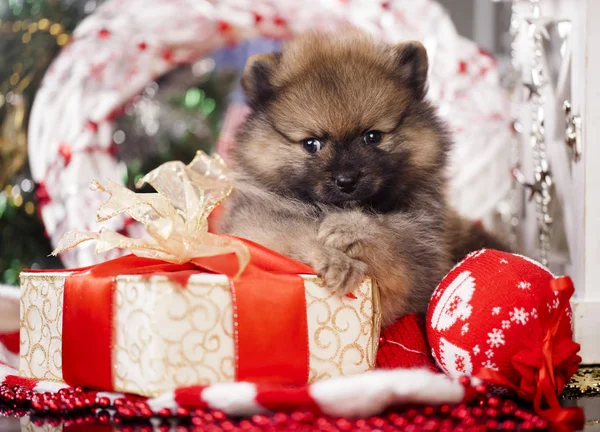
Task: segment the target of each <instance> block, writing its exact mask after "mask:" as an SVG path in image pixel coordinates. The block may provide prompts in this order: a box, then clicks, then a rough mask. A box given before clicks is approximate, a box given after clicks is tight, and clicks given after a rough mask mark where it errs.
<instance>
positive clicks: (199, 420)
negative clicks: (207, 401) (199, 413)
mask: <svg viewBox="0 0 600 432" xmlns="http://www.w3.org/2000/svg"><path fill="white" fill-rule="evenodd" d="M191 422H192V424H193V425H194V426H204V425H205V424H206V422H205V421H204V419H203V418H202V417H192V420H191Z"/></svg>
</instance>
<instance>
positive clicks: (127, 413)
mask: <svg viewBox="0 0 600 432" xmlns="http://www.w3.org/2000/svg"><path fill="white" fill-rule="evenodd" d="M117 412H118V413H119V414H121V415H122V416H123V417H127V418H131V417H133V410H132V409H131V408H127V407H119V408H117Z"/></svg>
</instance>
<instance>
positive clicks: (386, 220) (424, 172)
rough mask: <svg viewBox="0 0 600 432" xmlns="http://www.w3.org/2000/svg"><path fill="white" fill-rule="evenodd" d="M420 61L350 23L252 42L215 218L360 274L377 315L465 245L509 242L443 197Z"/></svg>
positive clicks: (410, 303) (441, 269)
mask: <svg viewBox="0 0 600 432" xmlns="http://www.w3.org/2000/svg"><path fill="white" fill-rule="evenodd" d="M427 68H428V60H427V53H426V51H425V48H424V47H423V45H421V44H420V43H419V42H406V43H400V44H398V45H394V46H391V45H387V44H385V43H383V42H380V41H377V40H375V39H373V38H372V37H370V36H369V35H366V34H363V33H361V32H359V31H357V30H347V31H344V32H343V33H341V34H340V33H338V34H306V35H303V36H300V37H298V38H296V39H295V40H293V41H291V42H289V43H288V44H287V45H286V46H285V47H284V48H283V49H282V51H281V52H280V53H272V54H259V55H254V56H252V57H251V58H250V59H249V60H248V62H247V65H246V68H245V70H244V74H243V77H242V85H243V88H244V91H245V93H246V95H247V99H248V103H249V106H250V108H251V113H250V115H249V116H248V118H247V119H246V121H245V123H244V124H243V126H242V127H241V128H240V131H239V133H238V135H237V143H236V146H235V148H234V150H233V161H234V164H233V168H234V171H235V172H236V176H237V179H236V180H237V181H236V187H235V189H234V192H233V194H232V196H231V197H230V198H229V199H228V200H226V201H225V205H224V208H223V213H222V215H221V219H220V221H219V227H218V231H219V232H222V233H228V234H232V235H236V236H240V237H244V238H247V239H250V240H253V241H255V242H257V243H260V244H262V245H264V246H266V247H268V248H271V249H273V250H275V251H277V252H280V253H282V254H284V255H287V256H289V257H291V258H294V259H296V260H299V261H301V262H304V263H306V264H308V265H310V266H311V267H312V268H314V269H315V271H316V272H317V273H318V274H319V275H321V276H322V277H323V278H324V280H325V282H326V284H327V286H328V287H329V288H330V289H331V290H333V291H334V292H336V293H339V294H340V295H341V294H345V293H347V292H349V291H352V290H353V289H355V288H356V287H357V286H358V285H359V284H360V283H361V281H362V280H363V278H364V277H365V276H370V277H371V278H372V279H373V280H374V281H375V282H376V283H377V285H378V286H379V290H380V298H381V309H382V319H383V325H386V324H390V323H391V322H393V321H394V320H395V319H396V318H398V317H400V316H401V315H403V314H407V313H419V314H423V313H425V311H426V310H427V305H428V302H429V299H430V297H431V294H432V292H433V290H434V288H435V287H436V285H437V284H438V283H439V282H440V280H441V279H442V277H443V276H444V275H445V274H446V273H447V272H448V271H449V270H450V268H451V267H452V266H453V264H455V263H456V262H457V261H459V260H460V259H461V258H463V257H464V256H465V255H466V254H467V253H468V252H471V251H473V250H477V249H480V248H483V247H487V248H494V249H501V250H506V248H505V247H504V246H503V245H502V244H501V243H500V242H499V241H497V240H496V239H494V238H493V237H492V236H491V235H489V234H488V233H487V232H485V231H484V230H483V229H482V228H481V227H480V226H479V225H478V224H475V223H473V222H470V221H467V220H463V219H461V218H460V217H459V216H458V215H457V214H456V213H455V212H454V211H453V210H452V209H451V208H450V206H449V204H448V200H447V197H446V188H447V176H446V159H447V153H448V151H449V150H450V146H451V139H450V136H449V134H448V131H447V128H446V126H445V125H444V124H443V123H442V121H440V119H439V118H438V116H437V114H436V111H435V109H434V108H433V107H432V106H431V104H430V103H429V102H428V101H427V100H426V99H425V94H426V91H427Z"/></svg>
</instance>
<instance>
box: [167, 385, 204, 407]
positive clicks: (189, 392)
mask: <svg viewBox="0 0 600 432" xmlns="http://www.w3.org/2000/svg"><path fill="white" fill-rule="evenodd" d="M205 388H206V387H204V386H192V387H185V388H179V389H176V390H175V392H174V397H175V403H176V404H177V405H179V406H180V407H183V408H188V409H197V408H207V407H208V405H207V404H206V402H205V401H204V400H203V399H202V391H203V390H204V389H205Z"/></svg>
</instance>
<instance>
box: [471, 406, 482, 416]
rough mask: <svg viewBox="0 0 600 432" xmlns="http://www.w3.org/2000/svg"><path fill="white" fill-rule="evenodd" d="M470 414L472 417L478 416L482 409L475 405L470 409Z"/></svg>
mask: <svg viewBox="0 0 600 432" xmlns="http://www.w3.org/2000/svg"><path fill="white" fill-rule="evenodd" d="M471 415H472V416H474V417H480V416H481V415H483V410H482V409H481V408H479V407H475V408H473V409H472V410H471Z"/></svg>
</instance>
